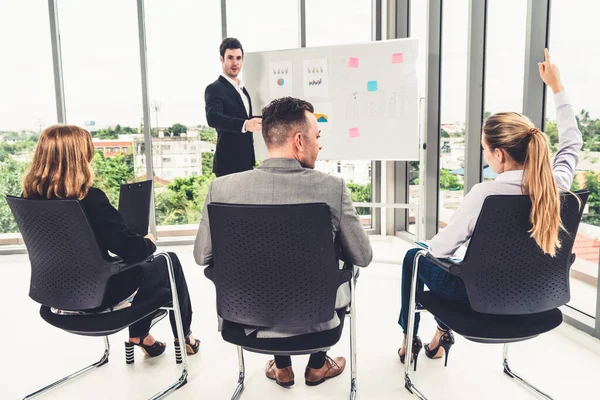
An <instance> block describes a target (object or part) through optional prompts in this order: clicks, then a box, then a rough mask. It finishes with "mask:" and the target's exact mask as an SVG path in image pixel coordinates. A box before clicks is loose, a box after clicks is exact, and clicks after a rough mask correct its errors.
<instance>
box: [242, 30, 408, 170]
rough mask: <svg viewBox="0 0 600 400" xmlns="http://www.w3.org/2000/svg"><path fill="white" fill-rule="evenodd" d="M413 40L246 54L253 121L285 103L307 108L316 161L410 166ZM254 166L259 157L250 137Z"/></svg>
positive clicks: (260, 150) (261, 149)
mask: <svg viewBox="0 0 600 400" xmlns="http://www.w3.org/2000/svg"><path fill="white" fill-rule="evenodd" d="M417 52H418V44H417V39H398V40H389V41H381V42H371V43H364V44H353V45H340V46H326V47H315V48H301V49H293V50H282V51H269V52H257V53H247V54H246V55H245V57H244V76H243V80H244V83H245V84H246V85H247V89H248V91H249V93H250V95H251V97H252V106H253V108H254V110H255V111H254V114H255V115H260V114H261V112H260V110H262V108H263V107H264V106H265V105H267V104H268V103H269V102H270V101H271V100H273V99H276V98H279V97H283V96H293V97H298V98H301V99H304V100H307V101H309V102H311V103H312V104H313V106H314V107H315V115H316V117H317V120H318V121H319V125H320V128H321V132H322V135H321V144H322V146H323V150H321V152H320V154H319V159H321V160H418V159H419V110H418V83H417V72H416V63H417ZM254 147H255V150H256V158H257V159H258V160H261V159H264V158H265V157H266V154H267V151H266V147H265V144H264V141H263V140H262V136H261V134H260V133H258V132H257V133H255V135H254Z"/></svg>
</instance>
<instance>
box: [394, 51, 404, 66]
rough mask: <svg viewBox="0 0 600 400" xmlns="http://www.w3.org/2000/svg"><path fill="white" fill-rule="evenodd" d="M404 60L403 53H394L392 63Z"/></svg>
mask: <svg viewBox="0 0 600 400" xmlns="http://www.w3.org/2000/svg"><path fill="white" fill-rule="evenodd" d="M403 61H404V57H403V56H402V53H394V54H392V64H400V63H401V62H403Z"/></svg>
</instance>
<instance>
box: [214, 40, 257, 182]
mask: <svg viewBox="0 0 600 400" xmlns="http://www.w3.org/2000/svg"><path fill="white" fill-rule="evenodd" d="M219 51H220V53H221V57H220V59H221V63H222V64H223V73H222V74H221V76H219V79H217V80H216V81H214V82H213V83H211V84H210V85H208V86H207V87H206V91H205V92H204V101H205V103H206V120H207V122H208V125H209V126H212V127H213V128H215V129H216V130H217V150H216V151H215V158H214V161H213V172H214V173H215V175H216V176H223V175H229V174H233V173H236V172H242V171H248V170H251V169H252V168H253V167H254V164H255V159H254V138H253V135H252V132H260V131H261V119H260V118H253V117H252V103H251V101H250V95H249V94H248V92H247V91H246V88H245V87H244V85H243V84H242V82H241V81H240V79H239V78H238V74H239V73H240V71H241V70H242V64H243V62H244V49H243V48H242V44H241V43H240V42H239V40H237V39H235V38H227V39H224V40H223V42H222V43H221V46H220V48H219Z"/></svg>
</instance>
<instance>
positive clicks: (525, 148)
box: [483, 112, 569, 257]
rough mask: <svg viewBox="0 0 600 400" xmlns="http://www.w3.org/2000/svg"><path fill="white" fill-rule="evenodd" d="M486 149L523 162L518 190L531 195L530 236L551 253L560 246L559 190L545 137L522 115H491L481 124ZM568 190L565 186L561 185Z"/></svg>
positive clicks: (512, 113) (513, 113)
mask: <svg viewBox="0 0 600 400" xmlns="http://www.w3.org/2000/svg"><path fill="white" fill-rule="evenodd" d="M483 134H484V140H485V143H486V144H487V145H488V146H489V147H490V150H494V149H503V150H505V151H506V152H507V153H508V155H509V156H510V157H511V158H512V159H513V160H514V161H515V162H517V163H519V164H521V165H522V166H523V180H522V182H521V187H522V191H523V193H524V194H528V195H529V198H530V199H531V213H530V221H531V229H530V230H529V233H530V234H531V237H532V238H533V239H534V240H535V241H536V243H537V244H538V245H539V246H540V248H541V249H542V251H543V252H544V253H546V254H549V255H551V256H552V257H554V256H555V255H556V251H557V250H558V249H559V248H560V245H561V244H560V239H559V236H558V235H559V231H560V229H563V230H564V227H563V225H562V221H561V218H560V190H559V188H558V186H557V184H556V181H555V179H554V174H553V172H552V165H551V163H550V148H549V145H548V137H547V136H546V135H545V134H544V133H543V132H542V131H540V130H539V129H537V128H536V127H535V125H534V124H533V122H531V120H530V119H529V118H527V117H526V116H524V115H521V114H519V113H515V112H507V113H498V114H495V115H492V116H491V117H490V118H489V119H488V120H487V121H486V122H485V124H484V125H483ZM563 189H564V190H568V189H569V188H563Z"/></svg>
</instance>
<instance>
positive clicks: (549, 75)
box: [538, 49, 565, 93]
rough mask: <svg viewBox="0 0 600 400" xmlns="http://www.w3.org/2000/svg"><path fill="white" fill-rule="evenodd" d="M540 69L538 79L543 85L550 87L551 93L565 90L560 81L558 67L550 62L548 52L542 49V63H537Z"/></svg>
mask: <svg viewBox="0 0 600 400" xmlns="http://www.w3.org/2000/svg"><path fill="white" fill-rule="evenodd" d="M538 67H539V69H540V78H542V80H543V81H544V83H545V84H546V85H548V86H550V89H552V92H554V93H558V92H562V91H564V90H565V88H564V87H563V85H562V81H561V80H560V71H559V70H558V67H557V66H556V65H554V64H552V63H551V62H550V52H549V51H548V49H544V62H541V63H538Z"/></svg>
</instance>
